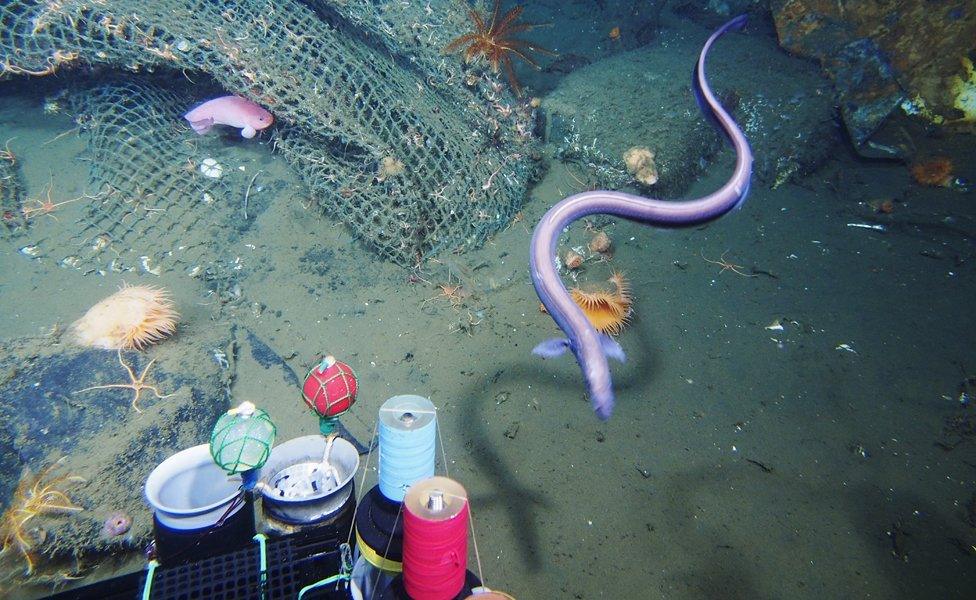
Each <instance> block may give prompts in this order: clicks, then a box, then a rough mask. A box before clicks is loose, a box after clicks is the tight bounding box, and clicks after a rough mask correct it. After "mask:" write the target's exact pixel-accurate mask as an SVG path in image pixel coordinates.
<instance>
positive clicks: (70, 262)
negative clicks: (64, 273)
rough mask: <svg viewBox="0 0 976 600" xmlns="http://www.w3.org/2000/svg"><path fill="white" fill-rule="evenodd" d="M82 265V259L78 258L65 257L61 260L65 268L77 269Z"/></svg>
mask: <svg viewBox="0 0 976 600" xmlns="http://www.w3.org/2000/svg"><path fill="white" fill-rule="evenodd" d="M79 265H81V258H79V257H77V256H65V257H64V258H62V259H61V266H62V267H64V268H73V269H77V268H78V266H79Z"/></svg>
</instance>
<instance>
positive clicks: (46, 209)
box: [20, 177, 88, 221]
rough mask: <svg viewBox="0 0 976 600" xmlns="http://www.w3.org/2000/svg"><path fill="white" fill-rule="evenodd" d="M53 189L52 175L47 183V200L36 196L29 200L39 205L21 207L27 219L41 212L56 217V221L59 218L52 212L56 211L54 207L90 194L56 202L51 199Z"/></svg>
mask: <svg viewBox="0 0 976 600" xmlns="http://www.w3.org/2000/svg"><path fill="white" fill-rule="evenodd" d="M53 189H54V178H53V177H52V178H51V183H49V184H48V185H47V200H38V199H36V198H31V199H29V201H30V202H36V203H37V206H24V207H23V208H21V209H20V210H21V212H22V213H23V214H24V218H25V219H31V218H33V217H34V216H35V215H36V214H38V213H40V214H42V215H47V216H49V217H51V218H52V219H54V220H55V221H57V220H58V218H57V217H55V216H54V215H52V214H51V213H53V212H54V209H56V208H57V207H59V206H63V205H65V204H70V203H72V202H77V201H79V200H82V199H84V198H86V197H88V196H78V197H77V198H72V199H71V200H64V201H62V202H54V201H53V200H51V192H52V191H53Z"/></svg>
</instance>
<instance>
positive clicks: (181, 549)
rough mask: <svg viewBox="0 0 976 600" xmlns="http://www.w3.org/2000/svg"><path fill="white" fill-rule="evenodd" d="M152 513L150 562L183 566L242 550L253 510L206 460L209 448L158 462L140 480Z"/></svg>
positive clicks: (251, 526)
mask: <svg viewBox="0 0 976 600" xmlns="http://www.w3.org/2000/svg"><path fill="white" fill-rule="evenodd" d="M145 496H146V502H147V503H148V504H149V506H150V508H152V510H153V537H154V539H155V545H156V558H157V560H158V561H159V562H160V563H161V564H163V565H175V564H183V563H185V562H191V561H194V560H200V559H203V558H207V557H210V556H213V555H217V554H222V553H224V552H228V551H231V550H235V549H237V548H240V547H243V546H246V545H247V544H248V542H249V541H250V539H251V536H253V535H254V507H253V503H252V502H251V500H250V498H244V499H243V501H242V499H241V482H240V481H239V480H237V478H230V477H228V476H227V473H226V472H224V470H223V469H221V468H220V467H219V466H217V465H216V464H214V461H213V459H212V458H211V456H210V446H209V444H201V445H199V446H193V447H191V448H187V449H185V450H182V451H180V452H177V453H176V454H174V455H172V456H170V457H169V458H167V459H166V460H164V461H163V462H161V463H160V464H159V465H158V466H156V468H155V469H153V470H152V472H151V473H150V474H149V477H148V478H146V484H145Z"/></svg>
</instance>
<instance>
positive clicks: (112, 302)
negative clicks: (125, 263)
mask: <svg viewBox="0 0 976 600" xmlns="http://www.w3.org/2000/svg"><path fill="white" fill-rule="evenodd" d="M177 319H179V315H178V314H177V313H176V310H175V309H174V307H173V301H172V299H170V296H169V292H167V291H166V290H164V289H162V288H158V287H153V286H147V285H135V286H128V285H125V284H123V285H122V288H121V289H120V290H119V291H117V292H115V293H114V294H112V295H111V296H109V297H108V298H106V299H104V300H102V301H101V302H99V303H98V304H96V305H95V306H93V307H91V308H90V309H89V310H88V312H86V313H85V316H83V317H82V318H80V319H78V320H77V321H75V322H74V323H73V324H72V325H71V333H72V336H73V338H74V341H75V342H76V343H78V344H81V345H82V346H90V347H92V348H104V349H106V350H119V349H121V350H131V349H133V348H134V349H138V350H141V349H142V348H143V347H145V346H147V345H149V344H155V343H156V342H159V341H160V340H162V339H164V338H166V337H168V336H170V335H172V334H173V332H174V331H176V321H177Z"/></svg>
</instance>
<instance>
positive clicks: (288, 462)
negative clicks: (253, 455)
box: [258, 433, 359, 526]
mask: <svg viewBox="0 0 976 600" xmlns="http://www.w3.org/2000/svg"><path fill="white" fill-rule="evenodd" d="M358 469H359V453H358V452H357V451H356V447H355V446H353V445H352V444H351V443H350V442H348V441H347V440H344V439H342V438H341V437H338V434H336V433H332V434H330V435H329V436H328V437H322V436H320V435H306V436H302V437H297V438H294V439H291V440H288V441H287V442H284V443H283V444H280V445H278V446H276V447H275V448H274V449H272V450H271V457H270V458H269V459H268V462H267V463H265V465H264V467H262V469H261V472H262V480H261V485H259V486H258V489H259V490H260V492H261V496H262V500H263V502H262V506H263V507H264V514H265V516H266V517H268V518H270V519H274V520H275V521H280V522H282V523H285V524H288V525H299V526H304V525H311V524H321V523H329V522H333V521H334V520H335V518H336V517H339V516H341V515H342V514H344V513H345V512H347V511H346V510H345V509H347V508H349V507H350V505H351V504H352V505H354V504H355V482H354V478H355V476H356V471H357V470H358ZM349 517H350V518H351V513H350V514H349ZM350 524H351V523H350Z"/></svg>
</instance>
